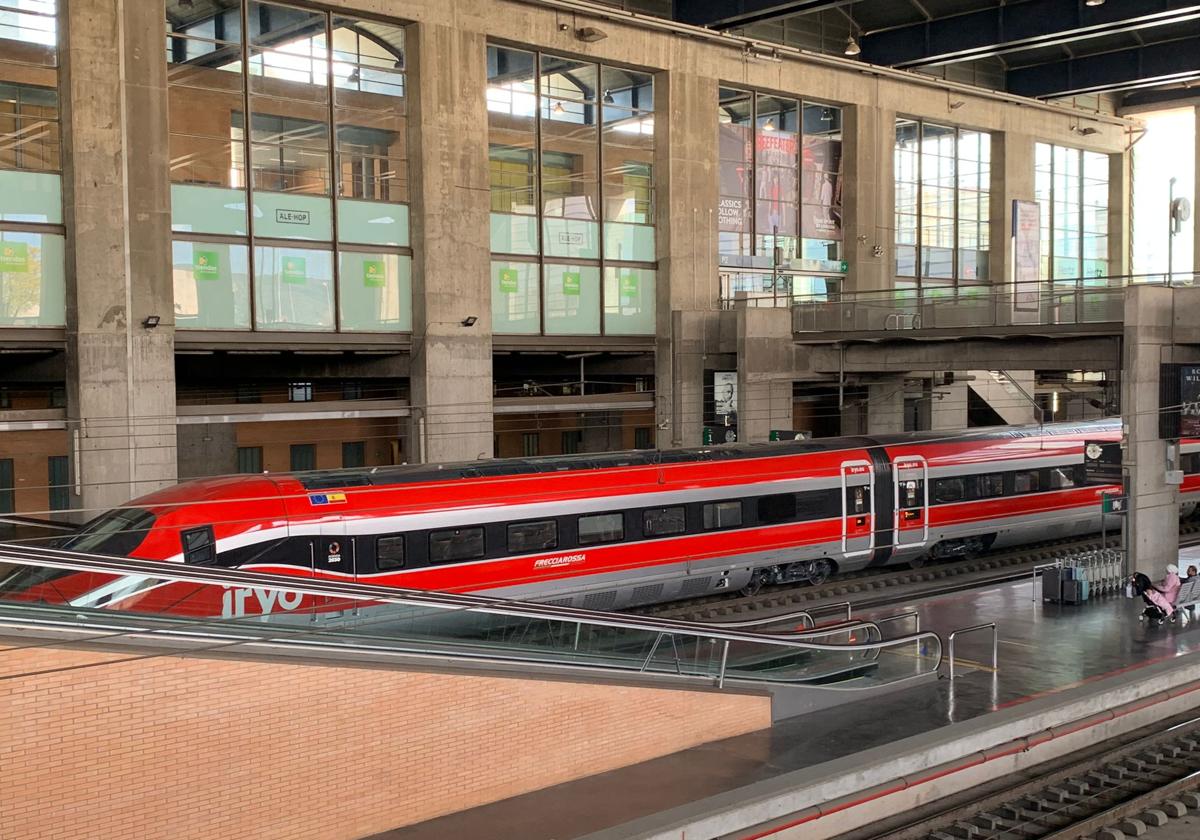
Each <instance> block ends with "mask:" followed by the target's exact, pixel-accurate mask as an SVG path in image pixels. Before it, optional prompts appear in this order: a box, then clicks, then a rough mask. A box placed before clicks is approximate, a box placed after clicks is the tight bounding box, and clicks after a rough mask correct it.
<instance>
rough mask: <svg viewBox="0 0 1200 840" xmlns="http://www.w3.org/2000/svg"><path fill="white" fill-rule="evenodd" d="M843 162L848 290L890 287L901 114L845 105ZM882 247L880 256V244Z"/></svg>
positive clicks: (861, 290) (862, 106)
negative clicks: (894, 171)
mask: <svg viewBox="0 0 1200 840" xmlns="http://www.w3.org/2000/svg"><path fill="white" fill-rule="evenodd" d="M842 114H843V119H844V122H843V131H842V137H843V141H842V166H843V169H844V172H845V176H846V185H845V188H844V189H843V190H842V196H843V202H844V206H843V208H842V214H843V225H844V227H843V235H844V237H845V238H844V240H843V246H844V249H845V250H844V253H845V255H846V260H847V261H848V262H849V263H850V269H849V271H848V273H847V275H846V281H845V282H846V287H845V288H846V291H854V292H863V291H877V290H883V289H890V288H892V287H893V285H894V283H893V281H892V278H893V274H894V272H893V271H892V267H893V264H894V261H895V256H896V255H895V247H894V235H893V229H894V226H895V222H894V213H895V201H894V199H893V196H894V194H895V181H894V178H893V174H892V169H893V167H892V160H893V152H892V149H893V146H894V145H895V138H896V132H895V124H896V112H895V111H893V110H890V109H887V108H876V107H872V106H868V105H856V106H853V107H848V108H844V109H843V110H842ZM876 247H879V248H880V249H881V251H880V254H879V256H876V255H875V248H876Z"/></svg>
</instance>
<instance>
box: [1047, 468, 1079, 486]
mask: <svg viewBox="0 0 1200 840" xmlns="http://www.w3.org/2000/svg"><path fill="white" fill-rule="evenodd" d="M1074 486H1075V475H1074V470H1073V469H1072V468H1071V467H1052V468H1051V469H1050V489H1051V490H1065V489H1067V488H1068V487H1074Z"/></svg>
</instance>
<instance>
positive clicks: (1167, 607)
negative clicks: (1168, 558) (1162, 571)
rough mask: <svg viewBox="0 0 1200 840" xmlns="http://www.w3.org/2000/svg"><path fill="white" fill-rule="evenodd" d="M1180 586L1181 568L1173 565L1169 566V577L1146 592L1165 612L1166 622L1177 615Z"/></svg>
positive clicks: (1152, 601) (1147, 596)
mask: <svg viewBox="0 0 1200 840" xmlns="http://www.w3.org/2000/svg"><path fill="white" fill-rule="evenodd" d="M1180 586H1182V583H1181V582H1180V580H1179V567H1178V566H1176V565H1175V564H1174V563H1172V564H1171V565H1169V566H1167V576H1166V577H1165V578H1163V579H1162V580H1161V581H1159V582H1158V583H1157V584H1155V585H1154V586H1153V587H1152V588H1150V589H1147V590H1146V598H1148V599H1149V600H1150V602H1151V603H1153V604H1154V606H1156V607H1158V608H1159V609H1160V610H1162V611H1163V614H1164V620H1168V619H1170V618H1172V617H1174V615H1175V598H1176V597H1177V596H1178V595H1179V587H1180Z"/></svg>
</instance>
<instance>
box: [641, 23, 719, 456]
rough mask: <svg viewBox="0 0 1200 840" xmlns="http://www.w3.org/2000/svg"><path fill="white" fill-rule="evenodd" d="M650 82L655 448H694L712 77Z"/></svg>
mask: <svg viewBox="0 0 1200 840" xmlns="http://www.w3.org/2000/svg"><path fill="white" fill-rule="evenodd" d="M680 51H681V53H682V54H680V55H678V56H677V58H678V59H679V64H678V66H679V68H680V69H678V70H674V71H672V72H671V73H659V74H658V75H657V76H656V77H655V80H654V100H655V101H654V110H655V113H656V114H657V115H658V116H657V119H656V120H655V122H654V126H655V171H656V172H657V173H658V174H657V178H656V186H657V189H658V196H657V198H658V203H657V215H656V217H655V221H656V223H657V250H658V274H657V286H656V293H657V297H656V301H655V306H656V310H655V311H656V325H655V331H656V333H657V342H656V347H655V349H656V355H655V389H656V393H655V421H656V423H657V424H658V427H659V430H660V431H659V432H658V445H659V446H660V447H663V448H668V447H680V446H699V445H700V444H701V442H702V437H703V428H704V352H705V346H704V343H705V336H706V335H708V334H712V335H715V334H716V331H717V219H716V215H715V208H716V206H717V195H718V184H717V165H718V164H717V160H716V156H717V80H716V78H715V77H712V76H708V75H705V74H703V73H698V72H695V71H693V70H691V69H685V68H689V67H696V66H698V65H699V59H698V49H697V47H696V46H695V45H692V44H687V43H684V44H681V45H680Z"/></svg>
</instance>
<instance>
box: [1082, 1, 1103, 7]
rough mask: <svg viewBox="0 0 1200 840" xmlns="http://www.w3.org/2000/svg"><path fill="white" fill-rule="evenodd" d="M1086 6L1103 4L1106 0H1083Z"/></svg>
mask: <svg viewBox="0 0 1200 840" xmlns="http://www.w3.org/2000/svg"><path fill="white" fill-rule="evenodd" d="M1083 5H1085V6H1103V5H1104V0H1083Z"/></svg>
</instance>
